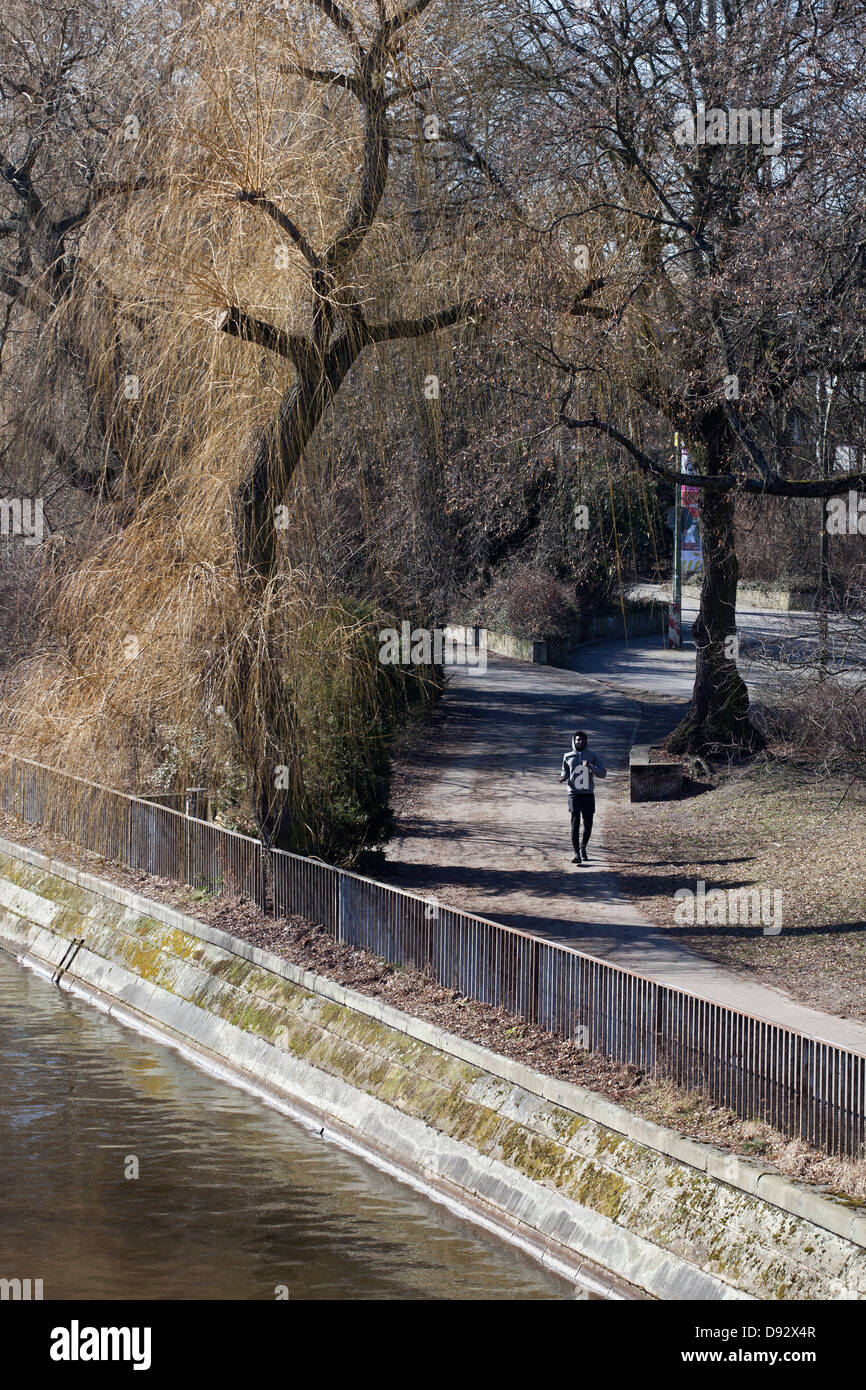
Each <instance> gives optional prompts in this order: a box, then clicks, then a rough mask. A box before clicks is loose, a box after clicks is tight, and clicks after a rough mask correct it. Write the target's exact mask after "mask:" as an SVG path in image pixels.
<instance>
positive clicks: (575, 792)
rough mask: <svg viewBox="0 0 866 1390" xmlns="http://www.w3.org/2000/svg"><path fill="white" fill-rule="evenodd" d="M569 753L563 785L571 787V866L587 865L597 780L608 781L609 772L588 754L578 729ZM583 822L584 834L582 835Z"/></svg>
mask: <svg viewBox="0 0 866 1390" xmlns="http://www.w3.org/2000/svg"><path fill="white" fill-rule="evenodd" d="M571 743H572V747H571V751H570V752H569V753H566V754H564V756H563V759H562V771H561V772H560V774H559V780H560V782H567V783H568V810H569V814H570V815H571V844H572V847H573V849H574V858H573V859H572V861H571V862H572V864H580V863H581V862H583V863H586V861H587V860H588V858H589V856H588V855H587V852H586V847H587V845H588V844H589V837H590V835H591V834H592V821H593V817H594V815H595V778H596V777H606V776H607V769H606V767H605V765H604V763H603V762H602V760H601V758H600V757H599V756H598V755H597V754H596V753H588V752H587V743H588V739H587V735H586V733H585V732H584V730H583V729H578V730H577V732H576V734H575V735H574V738H573V739H572V741H571ZM581 821H583V833H582V834H581Z"/></svg>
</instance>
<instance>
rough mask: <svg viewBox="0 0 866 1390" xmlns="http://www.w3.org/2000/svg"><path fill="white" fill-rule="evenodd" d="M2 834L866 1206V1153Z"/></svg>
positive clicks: (182, 890) (301, 931) (320, 939)
mask: <svg viewBox="0 0 866 1390" xmlns="http://www.w3.org/2000/svg"><path fill="white" fill-rule="evenodd" d="M0 835H3V836H4V837H6V838H7V839H9V840H12V841H14V842H16V843H18V844H24V845H29V846H30V847H31V848H33V849H38V850H40V851H41V852H42V853H45V854H50V855H52V856H53V857H55V858H57V859H60V860H63V861H65V862H66V863H73V864H76V865H77V866H78V867H80V868H82V869H85V870H88V871H89V872H92V873H96V874H99V875H100V876H102V877H104V878H107V879H110V880H111V881H112V882H114V883H118V884H120V885H121V886H123V887H125V888H129V889H130V890H132V891H134V892H136V893H140V894H142V895H143V896H145V897H149V898H153V899H154V900H155V901H157V902H161V903H164V904H166V905H167V906H170V907H174V908H177V909H178V910H180V911H183V912H187V913H189V914H190V915H191V916H194V917H196V918H198V919H199V920H200V921H202V922H206V923H208V924H209V925H211V926H214V927H218V928H220V930H222V931H225V932H228V933H229V934H231V935H232V936H236V937H238V938H239V939H240V940H243V941H247V942H249V943H250V944H252V945H255V946H260V947H262V948H263V949H265V950H268V951H271V952H273V953H274V955H278V956H281V957H282V958H283V959H285V960H289V961H291V962H293V963H294V964H296V965H300V966H303V967H304V968H305V969H308V970H312V971H315V972H317V973H319V974H322V975H324V976H326V977H328V978H329V979H332V980H335V981H337V982H338V983H340V984H343V985H347V986H351V987H352V988H353V989H356V990H358V991H359V992H360V993H362V994H367V995H371V996H373V997H375V998H379V999H382V1000H383V1001H384V1002H386V1003H388V1004H391V1005H392V1006H393V1007H394V1008H397V1009H402V1010H403V1011H404V1012H405V1013H408V1014H411V1015H413V1016H414V1017H416V1018H424V1019H427V1020H428V1021H430V1022H431V1023H435V1024H436V1025H437V1026H439V1027H441V1028H443V1029H446V1030H447V1031H449V1032H451V1033H454V1034H456V1035H457V1036H458V1037H462V1038H466V1039H468V1040H470V1041H472V1042H475V1043H478V1044H480V1045H481V1046H483V1047H487V1048H489V1049H490V1050H491V1051H493V1052H497V1053H500V1054H501V1055H503V1056H507V1057H513V1058H515V1059H516V1060H518V1061H521V1062H524V1063H525V1064H526V1065H527V1066H529V1067H532V1068H534V1069H535V1070H536V1071H539V1072H542V1073H544V1074H546V1075H549V1076H556V1077H560V1078H563V1079H566V1080H569V1081H573V1082H575V1083H576V1084H578V1085H580V1086H585V1087H586V1088H587V1089H588V1090H591V1091H594V1092H596V1093H598V1094H600V1095H605V1096H608V1097H609V1098H610V1099H611V1100H614V1101H617V1102H619V1103H620V1104H621V1105H624V1106H626V1107H627V1108H628V1109H630V1110H632V1111H635V1112H637V1113H639V1114H642V1115H645V1116H646V1117H647V1118H649V1119H653V1120H656V1121H657V1122H658V1123H659V1124H663V1125H666V1126H669V1127H670V1128H672V1129H675V1130H676V1131H677V1132H678V1133H680V1134H684V1135H689V1136H690V1137H691V1138H694V1139H699V1140H703V1141H704V1142H706V1143H712V1144H715V1145H717V1146H718V1147H719V1148H722V1149H726V1150H728V1151H730V1152H734V1153H740V1154H744V1155H747V1156H753V1157H754V1156H757V1157H760V1159H761V1162H762V1163H764V1164H766V1165H767V1166H769V1167H773V1168H775V1169H777V1170H778V1171H779V1172H781V1173H784V1174H786V1175H787V1176H789V1177H794V1178H797V1179H798V1180H800V1181H803V1182H809V1183H812V1184H816V1185H818V1186H819V1187H821V1188H823V1189H824V1190H826V1191H828V1192H831V1193H838V1194H841V1195H844V1196H846V1197H848V1198H850V1199H853V1200H854V1201H856V1202H858V1203H859V1202H864V1203H866V1160H859V1161H857V1162H852V1161H848V1160H843V1159H836V1158H829V1157H828V1156H827V1155H826V1154H823V1153H821V1152H820V1151H819V1150H817V1149H814V1148H812V1147H811V1146H810V1145H808V1144H805V1143H803V1142H802V1141H799V1140H791V1139H788V1138H786V1137H785V1136H784V1135H782V1134H779V1133H778V1132H777V1131H775V1130H773V1129H772V1128H771V1127H770V1126H769V1125H766V1124H764V1123H763V1122H762V1121H760V1120H741V1119H739V1118H738V1117H737V1116H736V1115H735V1114H733V1113H732V1112H731V1111H729V1110H725V1109H723V1108H721V1107H719V1106H714V1105H711V1104H710V1103H708V1102H707V1101H706V1100H705V1099H704V1098H703V1097H701V1096H699V1095H696V1094H694V1093H690V1092H686V1091H683V1090H680V1089H678V1088H677V1087H675V1086H672V1085H670V1084H669V1083H667V1082H664V1083H659V1082H657V1081H654V1080H652V1079H651V1078H650V1077H648V1076H646V1075H645V1074H644V1073H642V1072H641V1071H640V1070H639V1069H638V1068H636V1067H633V1066H620V1065H618V1064H617V1063H614V1062H610V1061H608V1060H607V1059H606V1058H604V1057H602V1056H600V1055H599V1054H597V1053H587V1052H585V1051H583V1050H581V1049H580V1048H578V1047H576V1046H575V1044H574V1043H573V1042H572V1041H570V1040H566V1039H562V1038H556V1037H553V1036H552V1035H551V1034H549V1033H546V1032H544V1031H543V1030H542V1029H540V1028H535V1027H532V1026H530V1025H528V1024H526V1023H524V1022H522V1020H520V1019H519V1018H516V1017H514V1016H512V1015H510V1014H507V1013H506V1012H505V1011H504V1010H502V1009H494V1008H492V1007H490V1006H489V1005H486V1004H482V1003H479V1002H478V1001H477V1000H473V999H467V998H465V997H463V996H461V995H460V994H458V993H457V992H456V991H454V990H450V989H445V988H444V987H443V986H442V985H440V984H438V983H437V982H436V981H434V980H431V979H428V978H426V977H424V976H423V975H420V974H418V973H416V972H413V971H409V970H404V969H402V968H401V967H399V966H394V965H391V964H389V963H388V962H386V961H384V960H382V959H380V958H379V957H377V956H372V955H369V954H368V953H367V952H364V951H358V950H355V949H354V948H353V947H350V946H345V945H343V944H340V943H337V942H335V941H334V940H333V938H332V937H331V936H330V934H329V933H328V932H327V931H326V930H325V929H324V928H323V927H320V926H317V925H315V924H312V923H309V922H306V921H304V920H303V919H301V918H297V917H293V918H289V919H278V920H274V919H272V918H268V917H264V916H262V914H261V913H260V912H259V911H258V909H257V908H256V907H255V906H254V905H253V904H252V903H250V902H248V901H246V900H244V899H236V898H227V897H210V896H203V895H202V893H201V891H200V890H195V891H194V890H192V889H190V888H186V887H182V886H180V885H178V884H176V883H173V882H170V881H168V880H165V879H159V878H155V877H153V876H152V875H149V874H145V873H143V872H141V871H140V870H132V869H127V868H125V867H123V866H122V865H118V864H115V863H107V862H106V861H104V860H101V859H99V858H98V857H97V856H96V855H92V854H87V853H83V852H81V851H80V850H78V849H77V848H76V847H74V846H72V845H69V844H68V843H66V842H65V841H62V840H60V839H58V838H57V837H55V836H51V835H48V834H47V833H46V832H44V831H42V830H41V829H37V828H35V827H33V826H30V825H26V824H23V823H22V822H20V821H17V820H15V819H14V818H13V817H11V816H6V815H3V814H2V813H0Z"/></svg>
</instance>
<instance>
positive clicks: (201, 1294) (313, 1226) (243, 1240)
mask: <svg viewBox="0 0 866 1390" xmlns="http://www.w3.org/2000/svg"><path fill="white" fill-rule="evenodd" d="M0 1057H2V1063H3V1065H2V1068H0V1145H2V1148H0V1152H2V1155H3V1182H2V1185H0V1221H2V1227H0V1276H6V1277H13V1276H17V1277H21V1278H26V1277H30V1278H41V1279H43V1281H44V1290H45V1297H46V1298H134V1299H135V1298H138V1299H150V1298H181V1299H196V1298H238V1299H259V1298H273V1297H274V1290H275V1288H276V1287H277V1286H278V1285H285V1286H287V1288H288V1291H289V1295H290V1297H291V1298H293V1299H312V1298H327V1299H430V1298H433V1299H467V1298H477V1299H562V1298H573V1297H574V1290H573V1288H572V1287H571V1285H570V1284H568V1283H566V1282H565V1281H563V1280H561V1279H559V1278H557V1277H556V1276H555V1275H553V1274H550V1273H549V1272H547V1271H545V1270H542V1269H540V1268H539V1267H538V1266H536V1265H535V1263H534V1262H533V1261H532V1260H530V1259H529V1258H528V1257H526V1256H524V1255H522V1254H521V1253H520V1252H519V1251H514V1250H512V1249H510V1248H509V1247H508V1246H506V1245H504V1244H503V1243H501V1242H499V1241H498V1240H496V1239H495V1238H494V1237H492V1236H491V1237H488V1236H486V1235H485V1234H484V1233H483V1232H480V1231H478V1230H476V1228H474V1227H472V1226H471V1225H469V1224H467V1223H465V1222H463V1221H461V1220H460V1219H459V1218H458V1217H456V1216H453V1215H452V1214H451V1213H449V1212H448V1211H447V1210H446V1209H445V1208H443V1207H440V1206H438V1205H437V1204H436V1203H434V1202H431V1201H429V1200H428V1199H427V1198H425V1197H423V1196H422V1195H421V1194H418V1193H414V1192H413V1191H412V1190H411V1189H409V1188H407V1187H405V1186H404V1185H403V1184H401V1183H398V1182H396V1181H395V1180H394V1179H393V1178H391V1177H390V1176H388V1175H386V1174H383V1173H380V1172H378V1171H377V1170H376V1169H375V1168H373V1167H371V1166H370V1165H368V1164H367V1163H365V1162H363V1161H362V1160H360V1159H358V1158H356V1157H354V1156H353V1155H351V1154H347V1153H345V1152H342V1151H341V1150H339V1149H337V1148H335V1147H334V1146H333V1145H330V1144H327V1143H325V1142H323V1141H322V1140H321V1139H319V1138H318V1137H317V1136H316V1135H314V1134H311V1133H309V1132H308V1131H307V1130H305V1129H304V1128H303V1127H302V1126H301V1125H299V1124H296V1123H295V1122H294V1121H292V1120H290V1119H287V1118H285V1117H284V1116H282V1115H280V1114H278V1113H276V1112H275V1111H272V1110H270V1109H269V1108H268V1107H267V1106H266V1105H264V1104H263V1103H261V1102H259V1101H258V1100H256V1099H255V1097H253V1096H249V1095H247V1094H245V1093H244V1092H243V1091H239V1090H237V1089H235V1088H234V1087H232V1086H230V1085H228V1084H227V1083H224V1082H222V1081H220V1080H219V1079H218V1078H215V1077H211V1076H208V1075H207V1074H205V1073H203V1072H200V1071H198V1070H197V1069H196V1068H195V1067H194V1066H193V1065H192V1064H191V1063H189V1062H187V1061H186V1060H185V1059H184V1058H182V1057H179V1056H177V1055H176V1054H175V1053H174V1052H172V1051H171V1049H170V1048H167V1047H163V1046H162V1045H160V1044H159V1043H154V1042H151V1041H150V1040H148V1039H145V1038H142V1037H140V1036H139V1035H138V1034H136V1033H134V1032H131V1031H130V1030H129V1029H126V1028H124V1027H122V1026H121V1025H120V1024H119V1023H117V1022H116V1021H114V1020H113V1019H110V1018H107V1017H105V1016H104V1015H102V1014H100V1013H98V1012H97V1011H95V1010H94V1009H93V1008H91V1007H90V1006H88V1005H86V1004H84V1003H83V1002H81V1001H79V1000H76V999H74V998H72V997H70V996H69V995H68V994H65V993H63V992H61V991H60V990H57V989H55V988H54V987H53V986H51V985H50V984H49V983H48V982H47V981H45V980H42V979H40V978H39V977H38V976H35V975H34V974H33V973H32V972H31V971H28V970H25V969H23V968H22V967H21V966H20V965H18V963H17V962H16V961H14V960H12V959H11V958H10V957H9V956H7V955H6V954H5V953H4V952H3V951H0ZM133 1159H134V1160H137V1165H138V1173H139V1176H138V1178H137V1179H134V1178H127V1177H125V1176H124V1172H125V1170H126V1171H128V1172H131V1171H134V1168H135V1165H134V1163H133V1162H131V1161H130V1160H133Z"/></svg>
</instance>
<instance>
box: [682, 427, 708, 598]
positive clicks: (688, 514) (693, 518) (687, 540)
mask: <svg viewBox="0 0 866 1390" xmlns="http://www.w3.org/2000/svg"><path fill="white" fill-rule="evenodd" d="M682 457H683V463H682V471H683V473H694V471H695V467H694V464H693V463H692V460H691V456H690V454H689V451H688V449H686V448H684V449H683V455H682ZM700 495H701V491H700V488H697V487H685V486H684V487H683V488H682V491H681V496H682V507H683V540H682V557H683V560H682V564H683V570H682V573H683V578H684V579H700V578H701V576H702V574H703V569H704V557H703V551H702V549H701V525H700V517H699V513H698V500H699V498H700Z"/></svg>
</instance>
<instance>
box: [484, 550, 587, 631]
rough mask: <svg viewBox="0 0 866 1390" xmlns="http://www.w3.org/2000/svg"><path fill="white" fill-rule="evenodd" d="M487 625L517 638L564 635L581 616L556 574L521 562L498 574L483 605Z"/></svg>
mask: <svg viewBox="0 0 866 1390" xmlns="http://www.w3.org/2000/svg"><path fill="white" fill-rule="evenodd" d="M480 612H481V621H482V622H484V623H485V624H486V626H487V627H491V628H494V629H497V628H498V629H500V630H504V631H506V632H508V633H510V634H511V635H512V636H514V637H528V638H536V639H541V640H545V641H547V640H550V639H551V638H556V637H564V636H565V635H566V634H567V632H568V630H569V628H570V627H571V626H572V624H573V623H574V622H575V621H576V619H577V609H576V607H575V604H574V601H573V599H572V598H571V597H570V595H569V592H568V590H567V589H566V588H565V586H564V585H563V584H561V583H560V582H559V580H558V579H554V577H553V575H551V574H545V573H544V572H543V571H540V570H534V569H530V568H529V566H528V565H520V566H518V567H517V568H516V569H513V570H511V571H510V572H509V573H507V574H504V575H501V576H500V577H498V578H497V579H496V580H495V581H494V584H493V587H492V588H491V590H490V592H489V593H488V595H487V597H486V599H485V600H483V601H482V604H481V606H480Z"/></svg>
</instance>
